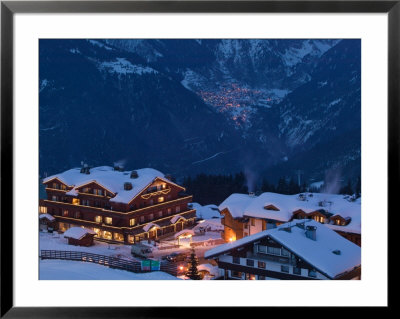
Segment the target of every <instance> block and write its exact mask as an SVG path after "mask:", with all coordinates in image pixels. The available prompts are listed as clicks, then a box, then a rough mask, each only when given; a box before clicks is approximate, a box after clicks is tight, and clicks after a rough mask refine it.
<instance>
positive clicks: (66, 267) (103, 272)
mask: <svg viewBox="0 0 400 319" xmlns="http://www.w3.org/2000/svg"><path fill="white" fill-rule="evenodd" d="M39 279H40V280H179V278H177V277H174V276H172V275H170V274H167V273H165V272H162V271H154V272H150V273H141V274H137V273H133V272H130V271H125V270H119V269H111V268H108V267H105V266H101V265H97V264H93V263H89V262H80V261H70V260H41V261H40V267H39Z"/></svg>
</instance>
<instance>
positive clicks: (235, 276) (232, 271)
mask: <svg viewBox="0 0 400 319" xmlns="http://www.w3.org/2000/svg"><path fill="white" fill-rule="evenodd" d="M304 221H305V220H299V223H291V225H290V226H288V224H282V225H281V226H279V227H278V228H276V229H271V230H269V231H268V230H267V231H263V232H260V233H257V234H254V235H250V236H248V237H243V238H242V239H239V240H237V241H235V242H234V243H227V244H224V245H221V246H218V247H216V248H214V249H211V250H209V251H207V252H206V253H205V258H206V259H214V260H215V261H216V262H217V264H218V268H219V277H220V278H221V279H224V280H272V279H275V280H276V279H278V280H331V279H334V280H350V279H352V280H354V279H356V280H357V279H361V250H360V248H359V247H358V246H356V245H355V244H353V243H351V242H347V243H346V242H343V241H344V239H343V238H341V237H340V236H339V235H337V234H335V233H334V231H333V230H330V229H323V228H320V227H318V226H315V225H316V224H317V223H316V222H315V221H312V222H311V221H310V222H311V223H310V224H312V225H313V226H311V227H310V228H309V229H311V232H316V234H315V236H314V239H313V236H312V235H305V233H307V232H308V228H307V224H309V223H307V222H304ZM322 227H324V228H325V227H326V226H322ZM279 228H282V229H279ZM316 228H318V230H317V229H316ZM321 231H323V232H328V234H329V232H330V233H334V234H335V235H336V236H335V235H333V234H330V235H329V237H325V236H320V234H318V232H321ZM310 234H311V233H310ZM291 236H295V241H297V239H298V242H301V245H293V240H291V239H290V237H291ZM306 237H308V238H306ZM285 238H289V240H285ZM327 238H329V245H331V246H332V247H335V245H336V246H337V247H338V249H337V250H336V251H331V250H330V249H326V247H329V245H326V244H324V243H323V242H322V243H320V244H321V246H320V247H318V244H319V243H318V241H320V242H321V241H326V240H327ZM336 242H337V244H336ZM315 243H317V245H315ZM307 244H310V245H307ZM300 246H301V248H299V247H300ZM315 250H317V251H315ZM330 255H331V256H330ZM349 255H356V256H358V258H353V257H352V256H351V257H350V258H349ZM319 256H320V258H322V259H324V258H326V259H327V260H326V262H320V261H319V260H318V258H319ZM330 258H331V259H332V260H335V259H337V260H335V262H332V261H331V260H329V259H330ZM340 263H343V266H342V268H341V267H340V266H339V265H340Z"/></svg>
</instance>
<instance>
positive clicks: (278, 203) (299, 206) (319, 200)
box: [219, 193, 361, 233]
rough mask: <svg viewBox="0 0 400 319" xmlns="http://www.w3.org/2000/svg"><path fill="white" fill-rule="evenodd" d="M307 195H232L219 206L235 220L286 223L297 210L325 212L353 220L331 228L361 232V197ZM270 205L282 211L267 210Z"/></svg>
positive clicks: (321, 194) (322, 194)
mask: <svg viewBox="0 0 400 319" xmlns="http://www.w3.org/2000/svg"><path fill="white" fill-rule="evenodd" d="M303 195H304V196H300V194H296V195H283V194H277V193H263V194H261V195H259V196H250V195H247V194H232V195H231V196H229V197H228V198H227V199H226V200H225V201H224V202H223V203H222V204H221V205H220V206H219V209H220V210H221V211H222V210H223V209H224V208H227V209H228V210H229V212H230V213H231V214H232V217H234V218H239V217H246V216H247V217H256V218H264V219H273V220H278V221H283V222H285V221H289V220H290V219H291V218H292V215H293V212H295V211H297V210H302V211H304V212H305V213H311V212H314V211H318V210H321V209H324V210H325V211H327V212H329V213H331V214H333V215H340V216H342V217H343V218H346V217H350V218H351V221H350V223H349V224H348V225H346V226H336V225H328V227H330V228H332V229H337V230H341V231H345V232H346V231H347V232H352V233H361V199H360V198H359V199H357V200H356V201H350V198H349V197H346V196H344V195H337V194H324V193H312V194H310V193H304V194H303ZM310 195H311V196H310ZM301 198H302V199H303V200H302V199H301ZM269 205H271V206H274V207H276V208H277V209H279V210H278V211H276V210H272V209H265V207H267V206H269Z"/></svg>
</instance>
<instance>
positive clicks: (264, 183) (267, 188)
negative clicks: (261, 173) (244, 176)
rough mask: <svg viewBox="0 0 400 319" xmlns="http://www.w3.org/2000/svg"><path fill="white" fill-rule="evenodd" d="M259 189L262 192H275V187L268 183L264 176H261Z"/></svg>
mask: <svg viewBox="0 0 400 319" xmlns="http://www.w3.org/2000/svg"><path fill="white" fill-rule="evenodd" d="M261 191H262V192H263V193H265V192H272V193H273V192H275V187H274V185H272V184H270V183H268V181H267V179H266V178H263V180H262V183H261Z"/></svg>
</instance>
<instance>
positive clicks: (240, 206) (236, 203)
mask: <svg viewBox="0 0 400 319" xmlns="http://www.w3.org/2000/svg"><path fill="white" fill-rule="evenodd" d="M254 198H255V197H252V196H250V195H248V194H232V195H230V196H229V197H228V198H227V199H225V200H224V201H223V202H222V203H221V205H219V207H218V208H219V210H220V211H222V210H224V209H228V210H229V212H230V213H231V215H232V217H233V218H238V217H243V212H244V210H245V208H246V207H247V206H248V205H249V204H250V203H251V201H252V200H253V199H254Z"/></svg>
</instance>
